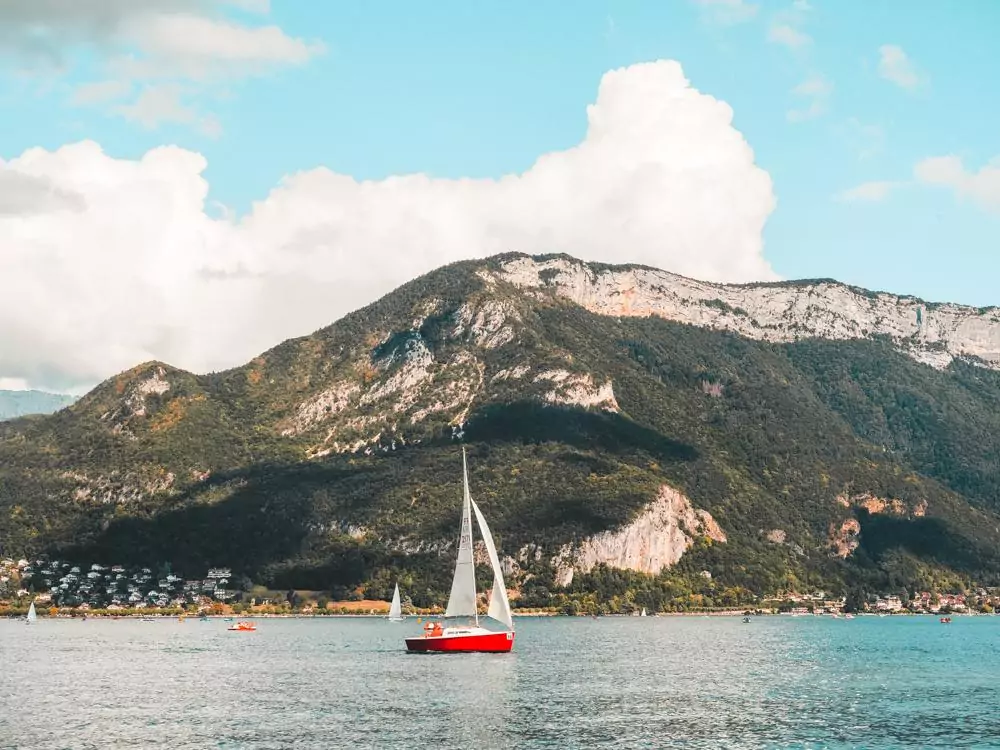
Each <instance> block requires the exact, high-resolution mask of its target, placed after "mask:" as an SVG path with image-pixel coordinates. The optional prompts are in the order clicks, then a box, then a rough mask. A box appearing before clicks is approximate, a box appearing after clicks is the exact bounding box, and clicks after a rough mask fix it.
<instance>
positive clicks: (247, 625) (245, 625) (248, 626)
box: [226, 620, 257, 632]
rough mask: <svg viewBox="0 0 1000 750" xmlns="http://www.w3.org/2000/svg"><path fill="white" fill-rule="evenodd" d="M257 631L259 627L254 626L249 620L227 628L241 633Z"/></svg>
mask: <svg viewBox="0 0 1000 750" xmlns="http://www.w3.org/2000/svg"><path fill="white" fill-rule="evenodd" d="M256 629H257V626H256V625H254V624H253V623H252V622H250V621H249V620H240V621H239V622H238V623H236V624H235V625H231V626H230V627H228V628H226V630H238V631H241V632H252V631H254V630H256Z"/></svg>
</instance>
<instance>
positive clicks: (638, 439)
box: [466, 401, 699, 462]
mask: <svg viewBox="0 0 1000 750" xmlns="http://www.w3.org/2000/svg"><path fill="white" fill-rule="evenodd" d="M466 435H467V436H468V439H470V440H480V441H484V442H490V441H504V442H520V443H542V442H558V443H563V444H565V445H571V446H573V447H574V448H582V449H590V450H598V451H606V452H608V453H612V454H615V455H619V456H621V455H625V454H629V453H632V452H635V451H643V452H645V453H647V454H649V455H650V456H652V457H653V458H655V459H656V460H657V461H662V462H672V461H695V460H697V458H698V455H699V454H698V450H697V449H696V448H695V447H694V446H692V445H688V444H687V443H682V442H680V441H677V440H672V439H671V438H668V437H666V436H664V435H662V434H660V433H659V432H657V431H656V430H652V429H650V428H648V427H644V426H643V425H641V424H639V423H638V422H634V421H632V420H631V419H628V418H627V417H623V416H622V415H620V414H615V413H613V412H592V411H586V410H584V409H579V408H568V407H561V406H545V405H542V404H536V403H533V402H530V401H517V402H514V403H511V404H502V405H501V404H497V405H491V406H487V407H486V408H484V409H481V410H479V411H477V412H476V413H475V414H474V415H473V417H472V420H471V421H470V423H469V425H468V427H467V428H466Z"/></svg>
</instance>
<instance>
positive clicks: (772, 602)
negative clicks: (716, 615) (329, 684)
mask: <svg viewBox="0 0 1000 750" xmlns="http://www.w3.org/2000/svg"><path fill="white" fill-rule="evenodd" d="M32 602H34V603H35V606H36V609H37V610H38V611H39V613H40V614H47V615H49V616H68V617H75V616H80V615H90V616H101V615H108V616H149V615H179V614H184V613H198V614H201V615H209V614H215V615H230V614H232V615H242V614H253V615H256V616H260V615H289V614H300V615H373V614H384V613H385V612H387V611H388V607H389V603H388V602H382V601H373V600H367V599H364V598H362V593H361V592H360V591H359V592H358V593H357V599H356V600H353V601H340V602H335V601H330V600H329V598H328V597H327V596H325V595H323V593H322V592H308V591H287V592H274V591H268V590H267V589H264V588H263V587H255V586H253V584H252V583H251V582H250V581H249V580H246V579H243V580H236V579H234V577H233V575H232V571H231V570H230V569H229V568H211V569H209V570H207V571H206V574H205V577H204V578H202V579H195V580H185V579H183V578H181V577H180V576H176V575H173V574H172V573H171V572H170V568H169V566H164V568H163V569H161V570H158V571H155V572H154V571H153V570H151V569H150V568H127V567H125V566H123V565H111V566H104V565H99V564H96V563H95V564H93V565H90V566H89V567H86V566H80V565H75V564H73V563H71V562H67V561H62V560H33V561H28V560H24V559H21V560H14V559H11V558H7V559H3V560H0V617H3V616H8V617H11V616H23V615H24V614H25V613H26V612H27V610H28V607H29V605H30V604H31V603H32ZM404 611H406V612H407V613H412V614H427V615H435V614H441V613H442V612H443V610H442V609H441V608H440V607H433V608H430V609H418V608H415V607H413V605H412V603H411V602H410V601H409V600H408V598H406V599H404ZM690 611H691V612H694V611H698V612H700V613H705V612H711V611H712V610H711V609H709V608H704V609H698V610H690ZM851 611H854V612H859V613H864V612H868V613H877V614H899V615H903V614H942V615H944V614H993V613H994V612H995V611H1000V589H978V590H975V591H972V592H961V593H943V594H939V593H936V592H927V591H922V592H914V593H912V594H907V592H900V593H899V594H882V595H877V596H872V597H870V598H869V599H868V601H864V602H858V603H855V604H854V606H848V602H847V600H846V599H844V598H836V597H832V596H829V595H828V594H826V593H825V592H822V591H817V592H814V593H811V594H796V593H784V594H778V595H775V596H773V597H765V598H762V599H761V600H760V601H759V602H757V603H756V604H755V605H753V606H752V607H749V608H747V609H746V612H745V613H747V614H749V613H751V612H752V613H754V614H792V615H807V614H809V615H821V614H825V615H839V614H842V613H845V612H851ZM726 612H727V613H733V614H736V613H737V611H735V610H732V608H729V609H728V610H726ZM739 612H741V613H743V612H744V609H743V608H741V609H740V610H739ZM520 613H521V614H553V615H554V614H568V613H569V612H565V611H564V610H563V609H560V608H559V607H552V608H548V609H538V608H535V609H532V610H530V611H527V610H521V611H520ZM574 613H575V612H574ZM721 613H722V612H721V611H720V614H721ZM586 614H600V613H598V612H587V613H586ZM621 614H638V611H636V612H622V613H621ZM651 614H656V613H651Z"/></svg>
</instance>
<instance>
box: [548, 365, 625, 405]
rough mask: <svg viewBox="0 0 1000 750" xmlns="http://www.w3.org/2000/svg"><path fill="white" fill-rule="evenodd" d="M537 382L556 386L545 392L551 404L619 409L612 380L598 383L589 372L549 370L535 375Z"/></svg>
mask: <svg viewBox="0 0 1000 750" xmlns="http://www.w3.org/2000/svg"><path fill="white" fill-rule="evenodd" d="M535 382H536V383H539V382H549V383H552V385H553V386H554V387H553V388H552V390H550V391H549V392H548V393H546V394H545V400H546V401H548V402H549V403H550V404H568V405H571V406H583V407H599V408H602V409H604V410H606V411H618V401H616V400H615V392H614V389H613V388H612V385H611V381H610V380H608V381H606V382H605V383H604V384H603V385H600V386H598V385H596V384H595V383H594V378H593V376H591V375H590V374H588V373H583V374H580V373H571V372H568V371H567V370H549V371H547V372H543V373H540V374H539V375H537V376H536V377H535Z"/></svg>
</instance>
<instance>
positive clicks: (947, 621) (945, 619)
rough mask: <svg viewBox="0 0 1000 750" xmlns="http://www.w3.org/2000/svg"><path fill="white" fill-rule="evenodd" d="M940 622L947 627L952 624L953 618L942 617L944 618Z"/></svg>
mask: <svg viewBox="0 0 1000 750" xmlns="http://www.w3.org/2000/svg"><path fill="white" fill-rule="evenodd" d="M939 622H942V623H944V624H945V625H947V624H948V623H949V622H951V618H950V617H942V618H941V619H940V620H939Z"/></svg>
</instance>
